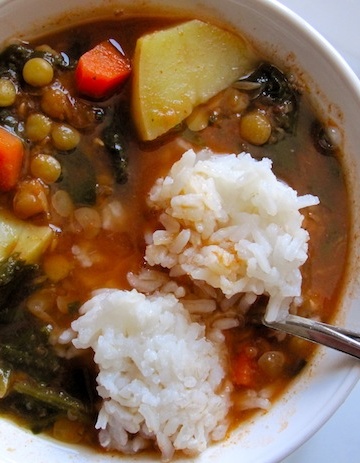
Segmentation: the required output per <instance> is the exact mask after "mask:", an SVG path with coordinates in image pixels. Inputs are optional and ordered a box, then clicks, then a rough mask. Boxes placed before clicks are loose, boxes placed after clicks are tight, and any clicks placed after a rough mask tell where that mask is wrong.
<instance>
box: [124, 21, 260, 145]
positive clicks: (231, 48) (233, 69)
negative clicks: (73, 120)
mask: <svg viewBox="0 0 360 463" xmlns="http://www.w3.org/2000/svg"><path fill="white" fill-rule="evenodd" d="M253 67H254V57H253V54H252V52H251V51H250V49H249V47H248V46H247V44H246V43H245V42H244V40H242V39H241V38H240V37H238V36H236V35H234V34H232V33H230V32H228V31H226V30H223V29H219V28H218V27H216V26H213V25H211V24H207V23H204V22H202V21H198V20H192V21H188V22H185V23H183V24H180V25H178V26H175V27H171V28H169V29H165V30H160V31H156V32H153V33H150V34H147V35H144V36H143V37H141V38H140V39H138V41H137V43H136V48H135V54H134V59H133V91H132V112H133V118H134V121H135V124H136V126H137V129H138V132H139V135H140V137H141V138H142V139H143V140H153V139H155V138H157V137H158V136H160V135H162V134H164V133H166V132H167V131H168V130H170V129H171V128H173V127H174V126H176V125H177V124H179V123H180V122H182V121H183V120H184V119H185V118H186V117H187V116H189V114H190V113H191V112H192V110H193V109H194V107H195V106H197V105H199V104H201V103H204V102H206V101H207V100H209V99H210V98H211V97H213V96H214V95H216V94H217V93H219V92H220V91H221V90H224V89H225V88H226V87H228V86H229V85H230V84H232V83H233V82H234V81H236V80H237V79H239V77H240V76H243V75H246V74H248V73H249V72H250V71H251V70H252V69H253Z"/></svg>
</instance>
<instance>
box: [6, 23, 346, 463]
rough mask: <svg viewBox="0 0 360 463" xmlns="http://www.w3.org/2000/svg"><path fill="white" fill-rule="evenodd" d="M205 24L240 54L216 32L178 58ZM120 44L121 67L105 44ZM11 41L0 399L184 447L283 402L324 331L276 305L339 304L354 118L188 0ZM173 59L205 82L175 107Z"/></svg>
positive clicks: (122, 444) (112, 434) (41, 426)
mask: <svg viewBox="0 0 360 463" xmlns="http://www.w3.org/2000/svg"><path fill="white" fill-rule="evenodd" d="M119 26H121V27H119ZM194 30H195V32H196V34H203V35H202V37H205V38H206V39H207V40H209V43H213V41H215V42H216V41H217V40H220V38H221V40H222V41H223V42H222V43H225V44H226V47H225V50H226V51H225V52H224V51H223V49H220V50H221V51H220V52H219V55H221V56H222V55H226V56H225V58H224V59H225V62H226V63H229V66H230V65H231V64H232V63H233V60H235V62H236V66H234V67H233V68H234V69H237V73H238V75H237V76H235V77H233V75H232V73H229V72H228V70H227V69H226V68H225V67H224V65H223V63H221V65H218V64H217V66H215V67H214V64H213V63H212V62H211V59H210V63H208V62H207V61H208V60H209V57H208V54H207V53H206V57H204V56H205V55H204V53H203V52H202V49H201V44H200V45H199V47H198V48H199V49H200V51H199V49H198V48H196V47H195V44H194V56H195V57H196V59H198V60H200V59H201V57H202V59H204V61H205V63H203V67H201V64H202V63H201V62H200V64H199V69H200V71H198V72H195V73H193V72H192V71H193V70H194V68H195V69H196V68H197V64H194V61H193V59H194V58H191V59H190V58H189V59H188V60H186V59H185V56H186V55H180V59H179V62H178V64H179V68H177V69H176V70H175V71H176V72H175V71H174V68H173V67H172V66H170V65H169V66H167V63H166V62H165V63H163V61H164V60H165V61H166V59H168V60H170V59H171V57H172V56H175V53H174V50H176V52H177V53H181V50H180V51H179V50H178V49H177V48H176V47H177V46H178V45H177V44H178V40H174V39H173V37H174V35H173V34H174V31H175V33H176V34H177V35H176V37H177V39H178V38H179V36H182V37H190V38H191V37H194ZM189 31H190V32H189ZM223 34H225V35H223ZM164 37H165V38H164ZM144 38H145V39H144ZM142 39H144V41H143V42H141V44H142V48H141V49H139V47H140V45H139V43H140V41H141V40H142ZM164 40H165V42H164ZM204 40H205V39H204ZM153 43H155V45H156V46H158V44H159V43H162V44H164V43H166V45H167V47H168V49H169V50H170V52H169V53H168V55H166V53H165V52H164V55H163V54H161V56H160V53H159V48H154V47H155V46H154V45H153ZM190 43H193V42H191V41H190ZM204 43H205V42H204ZM149 44H150V45H149ZM163 46H164V45H163ZM207 46H208V45H207ZM174 47H175V48H174ZM154 49H155V56H156V53H157V54H158V60H159V62H161V66H164V67H161V66H160V64H159V63H157V62H155V61H154V56H153V53H154ZM184 49H185V50H187V48H186V46H185V45H184ZM164 50H165V48H164ZM89 52H90V53H89ZM182 53H184V51H182ZM113 55H115V62H116V64H119V63H120V64H119V66H120V70H118V71H117V73H115V74H116V76H115V78H114V79H115V80H114V81H115V84H113V76H112V75H110V76H109V75H108V74H106V73H105V71H103V70H104V69H106V62H104V61H102V60H103V56H106V59H107V61H111V60H112V59H113ZM144 55H145V58H146V57H147V56H152V61H150V67H147V66H146V60H145V58H144ZM164 56H167V58H166V59H165V58H164ZM215 56H218V55H216V51H215V49H214V54H213V56H212V59H215ZM239 56H240V57H241V59H239V58H238V57H239ZM84 57H85V58H84ZM187 61H188V62H187ZM184 62H185V64H184ZM0 63H1V66H0V69H1V73H0V74H1V77H0V104H1V106H2V107H1V110H0V121H1V122H0V125H1V128H2V132H0V135H2V139H3V141H2V145H3V146H2V147H0V148H1V152H2V153H3V154H2V155H1V156H0V162H1V163H2V165H1V171H2V173H1V178H0V185H1V191H2V192H1V196H0V205H1V210H0V212H1V215H2V217H1V218H2V228H1V231H0V233H1V235H0V236H1V248H0V250H1V266H2V272H1V273H2V279H1V285H2V291H1V293H2V296H1V298H2V301H1V306H0V321H1V325H0V360H1V361H0V371H1V375H0V380H1V381H0V397H1V400H0V408H1V410H2V413H3V414H4V416H5V415H6V416H11V417H13V418H16V419H18V420H20V421H21V423H22V424H23V425H24V426H27V427H30V428H31V429H32V430H33V431H34V432H48V433H50V434H51V435H52V436H54V437H55V438H57V439H59V440H62V441H66V442H72V443H85V444H91V445H94V441H96V442H97V439H98V437H97V434H99V439H100V444H98V445H97V447H98V449H99V450H100V449H101V448H106V449H109V450H112V449H115V450H119V451H121V452H134V451H141V450H144V449H148V448H151V449H153V450H154V451H160V452H161V454H162V456H163V457H164V458H171V457H172V456H173V453H174V452H175V451H177V450H178V451H184V452H185V453H187V454H194V453H195V454H196V453H198V452H199V451H201V450H203V449H204V448H205V447H206V446H207V445H209V444H210V443H211V442H213V441H217V440H221V439H224V438H226V435H227V433H228V432H229V430H231V429H232V428H233V427H234V426H241V425H242V423H243V422H244V420H246V419H247V418H248V416H249V414H250V413H253V412H254V411H255V410H268V409H269V407H271V403H272V402H273V401H274V400H276V397H278V396H279V394H280V393H281V392H282V391H284V390H285V388H286V387H288V386H289V385H290V384H291V381H292V379H293V378H294V377H295V376H296V375H297V374H298V373H299V372H300V371H301V369H302V368H303V367H304V366H305V365H306V363H307V360H308V359H309V357H310V355H311V354H312V352H313V347H312V346H311V345H309V344H308V343H306V342H305V341H302V340H299V339H294V338H292V337H290V336H283V335H279V334H278V333H275V332H273V331H272V330H269V329H267V328H265V327H263V326H262V325H261V323H259V314H262V313H263V312H264V311H265V309H266V307H267V306H270V307H271V308H272V310H273V311H275V314H277V313H278V312H280V313H281V312H283V311H284V310H285V312H287V311H288V310H290V311H292V312H294V313H298V314H300V315H302V316H306V317H312V318H316V319H319V320H322V321H329V320H330V319H331V317H332V316H333V312H331V311H330V308H335V307H336V303H337V300H338V298H339V295H340V291H341V283H342V277H343V274H344V269H345V263H346V251H347V228H348V219H349V217H348V214H349V212H348V206H347V193H346V184H345V179H344V177H343V173H342V169H341V162H340V161H341V153H340V151H339V148H338V147H337V146H336V144H335V143H334V141H333V140H334V138H332V137H331V134H333V133H334V132H336V128H335V127H324V126H323V124H322V123H321V121H319V119H318V117H317V114H316V112H315V111H314V109H313V108H312V106H311V102H310V101H308V98H307V95H306V88H302V86H301V85H300V84H299V83H298V82H296V79H295V78H294V77H292V76H290V75H288V76H287V75H286V74H285V73H284V72H282V71H280V70H279V69H278V68H277V67H276V66H274V65H272V64H271V63H268V62H267V61H266V59H265V58H264V57H263V56H260V55H257V54H256V52H255V51H254V50H253V49H252V47H251V46H250V45H249V44H247V43H246V41H245V40H243V39H242V38H235V37H234V36H233V34H231V33H229V32H227V31H224V30H222V29H218V28H217V27H215V26H211V25H207V24H205V23H203V22H201V21H192V20H189V19H188V18H176V19H171V20H170V19H169V18H165V17H144V18H140V17H129V18H127V17H124V18H122V19H117V20H111V19H109V20H104V21H98V22H96V23H84V24H79V25H76V27H75V26H74V27H71V28H69V29H66V30H61V31H59V32H56V33H53V34H51V35H48V36H46V37H41V38H40V39H38V40H34V41H32V42H31V43H27V42H17V41H15V42H13V43H11V44H10V45H8V46H7V47H5V48H4V50H3V51H2V53H1V55H0ZM144 63H145V64H144ZM189 66H190V67H191V69H190V70H189V69H188V68H189ZM209 66H210V69H211V73H210V74H206V72H208V71H207V70H208V69H209ZM115 67H116V66H115ZM233 68H232V69H233ZM140 69H146V72H147V75H146V85H145V84H143V80H142V78H143V76H142V75H141V73H140ZM219 69H220V72H219ZM99 71H100V72H99ZM155 71H157V72H158V73H156V72H155ZM170 71H171V72H170ZM169 72H170V74H169ZM109 73H110V74H111V73H112V69H110V70H109ZM152 73H154V76H153V81H151V80H150V77H151V76H152ZM163 73H164V74H165V75H166V77H167V79H168V76H169V75H170V77H171V85H169V87H170V90H168V89H165V90H166V91H164V93H165V96H166V95H167V94H168V93H169V92H170V95H174V94H172V93H171V92H176V90H177V88H178V87H179V86H181V85H182V84H183V83H184V82H187V83H188V85H189V88H190V90H189V89H188V87H186V85H185V84H184V87H181V91H180V93H175V96H172V97H169V96H167V98H168V100H169V99H170V103H169V106H168V107H165V106H161V105H164V102H163V100H161V99H160V97H159V95H162V91H163V90H164V85H163V84H162V85H163V86H162V87H161V85H160V84H159V85H160V86H159V87H157V91H156V92H154V91H153V92H149V90H147V93H146V89H148V88H152V87H151V85H154V82H155V84H156V83H157V82H161V78H160V77H161V74H163ZM167 73H168V74H167ZM148 74H149V75H150V77H149V78H148ZM223 74H226V75H227V79H229V81H230V82H229V83H228V84H226V85H225V86H224V87H223V88H222V87H219V84H218V82H222V81H223V79H222V77H223ZM208 75H210V77H211V79H208V78H207V76H208ZM189 76H191V77H189ZM195 78H196V79H198V80H197V85H199V87H197V89H196V91H194V92H193V91H192V88H191V82H192V81H193V79H195ZM222 85H223V84H222ZM166 87H167V86H166ZM144 89H145V90H144ZM209 89H210V90H209ZM144 91H145V93H144ZM188 92H189V93H188ZM183 94H185V95H186V96H187V98H186V99H184V100H182V99H181V96H182V95H183ZM194 94H195V97H194ZM134 95H135V96H134ZM179 95H180V96H179ZM188 95H190V96H188ZM204 95H205V96H204ZM178 96H179V98H177V97H178ZM185 100H186V101H185ZM187 100H190V105H189V104H188V101H187ZM147 101H150V105H149V107H147V106H146V105H147ZM179 101H180V103H179ZM185 103H186V104H185ZM156 105H159V107H156ZM178 106H179V107H178ZM153 107H156V110H157V111H156V117H155V116H154V114H153V113H151V110H152V109H153ZM159 108H160V109H159ZM169 108H170V109H169ZM174 108H175V109H174ZM179 108H180V109H179ZM189 108H190V109H189ZM147 111H148V112H147ZM149 113H150V116H149ZM179 114H180V115H181V116H179ZM154 121H155V123H154ZM4 146H6V147H7V148H6V149H4V148H3V147H4ZM9 153H10V155H11V158H9V156H8V154H9ZM226 153H228V154H226ZM231 153H234V154H231ZM223 170H224V172H222V171H223ZM272 172H273V173H274V174H275V175H276V177H275V176H274V174H273V173H272ZM232 175H234V178H233V177H232ZM253 177H254V179H255V180H254V181H251V182H250V181H248V179H250V178H253ZM241 182H243V183H241ZM260 184H261V185H265V186H266V187H267V188H268V190H266V188H265V189H264V190H262V191H261V192H259V185H260ZM179 185H180V186H179ZM250 191H251V192H252V194H251V195H248V196H250V197H248V196H247V193H248V192H250ZM274 192H276V194H275V193H274ZM273 195H274V198H275V199H274V200H273ZM254 197H256V198H258V202H257V203H256V204H255V203H254V202H253V200H254ZM174 198H176V200H175V199H174ZM232 198H236V201H235V204H233V203H234V201H232ZM288 198H291V201H290V199H289V201H290V205H288V201H287V199H288ZM217 201H218V202H217ZM220 203H221V207H220V206H219V207H218V204H220ZM265 203H266V205H265V206H264V211H262V208H263V204H265ZM217 208H218V209H217ZM300 209H301V214H300V213H299V210H300ZM260 210H261V211H262V212H261V213H260V212H259V211H260ZM209 211H210V212H209ZM216 211H218V215H216V213H217V212H216ZM288 214H290V216H289V215H288ZM302 218H304V222H302ZM247 220H252V222H251V227H250V226H249V223H250V222H247ZM264 224H265V225H264ZM243 225H244V226H245V228H247V229H249V230H248V231H247V232H246V233H247V234H246V239H245V238H244V236H245V235H242V234H240V235H239V233H240V231H241V233H243V228H244V227H242V226H243ZM302 225H303V227H302ZM241 227H242V228H241ZM244 233H245V232H244ZM250 235H251V236H252V239H253V241H252V242H250V241H249V240H250V238H249V236H250ZM238 236H241V238H238ZM298 236H300V238H299V240H298V241H297V238H298ZM309 236H310V240H309V241H308V238H309ZM234 237H235V238H234ZM279 237H280V238H281V241H278V238H279ZM295 238H296V239H295ZM272 240H273V241H272ZM245 241H246V243H245ZM240 243H242V244H243V243H245V244H244V245H243V247H241V246H240ZM272 243H275V244H273V245H272ZM276 243H277V244H276ZM294 246H295V247H296V249H295V251H290V249H292V248H294ZM239 248H241V249H239ZM298 248H299V249H300V250H299V252H300V257H299V254H298ZM283 249H288V250H289V253H288V254H286V253H284V256H283V254H282V250H283ZM250 250H252V251H251V253H252V254H251V258H250V257H248V256H249V255H250V254H249V253H250ZM205 251H206V256H205V257H204V252H205ZM275 254H276V255H280V262H281V263H280V264H277V260H276V259H275V257H274V255H275ZM285 254H286V256H285ZM254 255H257V257H256V258H254ZM290 255H291V256H290ZM200 257H201V258H200ZM251 259H252V260H251ZM267 259H268V260H267ZM254 262H255V263H254ZM287 262H290V264H291V265H290V264H289V268H288V267H287V266H286V267H285V270H284V271H283V270H282V266H283V265H285V264H286V265H287ZM251 265H255V270H254V272H253V273H252V274H251V275H250V273H249V272H250V270H249V268H250V267H251ZM300 268H301V275H300V271H299V269H300ZM288 275H289V276H288ZM300 286H301V294H300V293H298V289H299V287H300ZM239 288H240V289H239ZM284 288H285V289H284ZM14 291H15V292H14ZM159 320H160V323H159ZM159 325H161V326H159ZM157 341H159V342H158V343H157ZM170 373H171V374H170ZM148 382H149V383H148ZM179 388H180V389H179ZM174 391H175V392H174ZM139 397H140V398H139ZM183 398H184V400H185V402H184V401H183ZM134 410H135V411H134ZM167 414H168V415H167ZM174 417H176V418H178V420H174V419H173V418H174ZM194 417H195V418H194ZM198 417H200V419H199V418H198ZM209 417H212V421H210V418H209ZM205 423H206V424H205ZM115 430H116V431H115ZM199 433H200V434H202V436H199Z"/></svg>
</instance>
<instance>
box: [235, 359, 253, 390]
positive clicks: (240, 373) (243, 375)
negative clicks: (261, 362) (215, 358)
mask: <svg viewBox="0 0 360 463" xmlns="http://www.w3.org/2000/svg"><path fill="white" fill-rule="evenodd" d="M257 378H258V367H257V364H256V360H255V359H253V358H251V357H248V356H247V355H246V354H245V353H244V352H240V353H239V354H237V355H236V357H235V358H234V359H233V361H232V381H233V384H234V385H235V386H238V387H239V386H244V387H255V386H256V381H257Z"/></svg>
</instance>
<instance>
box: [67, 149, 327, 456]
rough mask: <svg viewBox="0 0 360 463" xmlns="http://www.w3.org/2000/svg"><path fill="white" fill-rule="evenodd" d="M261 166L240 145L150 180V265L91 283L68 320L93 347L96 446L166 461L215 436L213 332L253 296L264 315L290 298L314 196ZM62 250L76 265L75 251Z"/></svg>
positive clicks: (220, 370)
mask: <svg viewBox="0 0 360 463" xmlns="http://www.w3.org/2000/svg"><path fill="white" fill-rule="evenodd" d="M271 167H272V166H271V161H270V160H269V159H263V160H261V161H256V160H255V159H253V158H251V156H250V155H249V154H246V153H241V154H239V155H235V154H229V155H227V154H222V155H214V154H213V153H212V152H210V151H208V150H204V151H201V152H200V153H198V154H195V152H194V151H193V150H189V151H187V152H185V153H184V155H183V156H182V158H181V159H180V160H179V161H178V162H177V163H175V164H174V165H173V167H172V169H171V170H170V172H169V174H168V175H167V176H166V177H165V178H162V179H159V180H158V181H157V182H156V185H155V186H154V187H153V188H152V190H151V192H150V196H149V204H150V206H151V207H153V208H155V209H157V210H158V211H159V212H160V220H161V223H162V226H163V228H164V229H162V230H157V231H155V232H154V233H153V234H149V233H148V232H147V233H146V239H147V243H148V244H147V247H146V256H145V257H146V260H147V262H148V264H149V265H150V266H152V267H154V268H153V269H151V268H147V269H143V271H142V272H140V274H139V275H135V274H133V273H130V274H129V275H128V281H129V283H130V284H131V285H132V286H133V287H134V288H136V289H133V290H132V291H121V290H109V289H104V290H102V291H98V292H97V293H95V294H94V296H93V298H92V299H90V300H89V301H88V302H87V303H85V304H84V306H83V307H82V308H81V311H80V314H81V316H80V317H79V318H78V320H76V321H74V322H73V324H72V330H73V333H72V335H73V336H74V339H73V341H72V342H73V345H74V346H75V347H76V348H77V349H87V348H91V349H93V351H94V354H95V355H94V360H95V362H96V364H97V365H98V368H99V374H98V377H97V383H98V387H97V390H98V393H99V396H100V397H101V398H102V399H103V401H102V406H101V409H100V412H99V415H98V420H97V423H96V428H97V429H99V430H100V431H99V439H100V443H101V445H102V446H103V447H105V448H107V449H116V450H120V451H122V452H125V453H135V452H137V451H139V450H142V449H144V448H147V447H148V446H151V445H153V444H155V445H157V446H158V447H159V449H160V451H161V453H162V457H163V459H165V460H169V459H171V458H172V456H173V454H174V452H175V451H176V450H181V451H184V452H185V453H187V454H197V453H199V452H201V451H203V450H205V448H206V447H207V446H208V445H209V443H211V442H213V441H216V440H220V439H223V438H224V437H225V434H226V431H227V426H228V423H227V414H228V410H229V407H230V405H231V403H230V402H231V399H230V394H231V388H230V387H229V385H228V384H227V383H226V380H225V376H226V374H225V369H226V368H225V364H226V361H227V358H226V351H225V349H226V348H225V345H224V334H223V331H224V330H227V329H231V328H233V327H235V326H241V325H242V324H244V323H245V318H244V314H246V312H247V310H248V309H249V307H250V306H251V304H253V302H254V301H255V300H256V298H257V295H260V294H267V295H268V296H269V298H270V302H269V306H268V313H267V317H268V318H269V319H273V318H277V317H278V316H279V315H283V314H286V313H288V310H289V305H290V303H291V301H293V300H294V299H295V300H296V298H298V297H300V295H301V281H302V278H301V272H300V267H301V266H302V265H303V263H304V262H305V261H306V259H307V250H308V248H307V242H308V239H309V235H308V232H307V231H306V230H305V229H304V228H302V222H303V215H302V214H301V213H300V209H302V208H304V207H308V206H312V205H315V204H317V203H318V199H317V198H316V197H314V196H311V195H305V196H298V195H297V193H296V191H294V190H293V189H292V188H290V187H289V186H288V185H286V184H285V183H283V182H281V181H279V180H277V178H276V177H275V175H274V174H273V172H272V170H271ZM120 215H121V214H120ZM73 251H74V254H75V255H76V257H77V258H78V259H83V260H84V265H86V259H85V257H86V256H84V255H83V254H84V253H83V250H80V249H74V250H73ZM157 265H159V266H161V267H163V269H170V271H166V272H165V271H163V270H162V269H160V271H159V269H158V268H156V267H155V266H157ZM183 275H187V276H188V277H190V278H189V279H187V278H185V279H184V278H181V279H177V278H176V277H178V276H179V277H182V276H183ZM180 282H181V283H180ZM224 296H225V297H224ZM195 320H196V321H195ZM198 321H199V322H198ZM205 326H206V328H205ZM68 338H69V336H64V340H65V341H66V340H67V339H68ZM234 406H235V409H237V410H244V409H248V408H257V407H259V408H263V409H268V408H269V406H270V400H269V398H268V397H265V396H264V397H263V396H261V394H259V393H257V392H256V391H252V390H244V394H243V395H242V396H239V395H237V399H236V403H235V404H234Z"/></svg>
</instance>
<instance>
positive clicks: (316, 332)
mask: <svg viewBox="0 0 360 463" xmlns="http://www.w3.org/2000/svg"><path fill="white" fill-rule="evenodd" d="M262 323H263V324H264V325H265V326H267V327H269V328H273V329H275V330H279V331H283V332H285V333H288V334H292V335H294V336H299V337H300V338H303V339H307V340H308V341H312V342H315V343H317V344H321V345H323V346H327V347H331V348H332V349H336V350H338V351H341V352H345V353H346V354H349V355H352V356H353V357H356V358H358V359H360V333H356V332H354V331H351V330H348V329H344V328H339V327H336V326H333V325H328V324H326V323H322V322H318V321H314V320H311V319H308V318H304V317H299V316H298V315H288V316H287V317H286V318H285V319H284V320H282V321H276V320H275V321H267V320H266V317H263V318H262Z"/></svg>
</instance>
